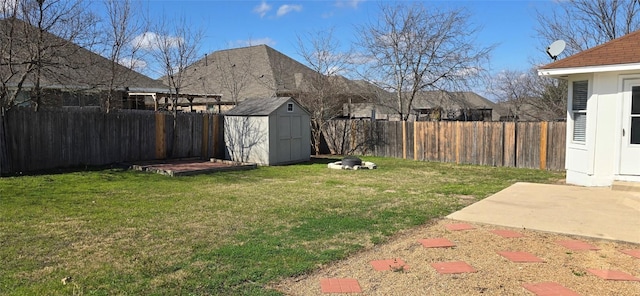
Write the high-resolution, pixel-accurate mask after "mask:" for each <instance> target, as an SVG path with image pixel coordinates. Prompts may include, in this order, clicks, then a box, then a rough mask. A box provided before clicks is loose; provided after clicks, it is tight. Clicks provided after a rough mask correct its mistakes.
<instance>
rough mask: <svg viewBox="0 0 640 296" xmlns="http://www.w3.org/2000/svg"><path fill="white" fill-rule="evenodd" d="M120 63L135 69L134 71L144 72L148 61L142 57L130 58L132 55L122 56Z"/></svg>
mask: <svg viewBox="0 0 640 296" xmlns="http://www.w3.org/2000/svg"><path fill="white" fill-rule="evenodd" d="M118 64H120V65H123V66H125V67H127V68H129V69H133V70H134V71H137V72H143V71H144V70H145V69H146V68H147V62H145V61H143V60H141V59H136V58H130V57H126V58H121V59H120V60H119V61H118Z"/></svg>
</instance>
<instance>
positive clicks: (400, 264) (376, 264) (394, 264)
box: [370, 259, 409, 271]
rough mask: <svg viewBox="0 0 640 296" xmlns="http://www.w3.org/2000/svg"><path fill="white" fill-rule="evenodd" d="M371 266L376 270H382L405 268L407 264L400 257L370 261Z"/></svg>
mask: <svg viewBox="0 0 640 296" xmlns="http://www.w3.org/2000/svg"><path fill="white" fill-rule="evenodd" d="M370 263H371V266H373V269H375V270H377V271H384V270H395V271H398V270H407V269H409V266H408V265H407V264H406V263H405V262H404V261H403V260H402V259H386V260H376V261H371V262H370Z"/></svg>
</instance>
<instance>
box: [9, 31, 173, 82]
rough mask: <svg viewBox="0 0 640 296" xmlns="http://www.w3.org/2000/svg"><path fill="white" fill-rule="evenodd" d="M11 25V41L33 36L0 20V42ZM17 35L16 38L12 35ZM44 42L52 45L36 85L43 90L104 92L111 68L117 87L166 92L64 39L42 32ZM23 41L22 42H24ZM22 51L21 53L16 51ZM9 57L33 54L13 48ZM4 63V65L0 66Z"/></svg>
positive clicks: (32, 79) (24, 57)
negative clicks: (95, 90) (90, 90)
mask: <svg viewBox="0 0 640 296" xmlns="http://www.w3.org/2000/svg"><path fill="white" fill-rule="evenodd" d="M11 26H13V28H14V29H16V30H14V32H13V34H14V35H13V37H14V38H16V37H17V38H20V39H25V37H24V36H25V35H26V36H30V35H31V36H33V35H32V34H36V33H35V32H36V30H37V29H36V28H35V27H33V26H31V25H29V24H27V23H25V22H23V21H20V20H17V19H3V20H0V42H5V44H6V42H7V41H6V40H7V38H9V36H8V34H7V32H8V29H9V28H11ZM16 34H17V35H16ZM43 37H44V41H45V43H46V44H50V45H52V46H50V47H48V48H47V51H48V52H47V53H48V54H47V55H46V56H45V58H44V59H45V61H44V64H45V66H44V69H43V72H42V73H43V74H42V75H41V77H40V85H41V86H42V87H43V88H59V89H87V88H89V89H91V88H95V89H105V88H106V86H107V85H108V81H109V78H110V76H111V73H112V72H111V69H112V66H113V67H114V71H115V73H116V76H115V79H116V80H115V86H116V87H117V88H124V87H129V88H135V89H165V90H166V89H168V87H167V86H165V85H164V84H163V83H162V82H161V81H159V80H155V79H152V78H150V77H147V76H145V75H143V74H140V73H138V72H136V71H133V70H131V69H129V68H127V67H124V66H122V65H120V64H117V63H115V64H114V63H112V62H111V61H110V60H109V59H106V58H104V57H102V56H101V55H99V54H96V53H94V52H92V51H89V50H87V49H85V48H83V47H81V46H78V45H77V44H74V43H72V42H70V41H68V40H65V39H63V38H60V37H58V36H55V35H53V34H50V33H47V32H45V33H44V36H43ZM25 42H26V41H25ZM20 49H22V51H20ZM5 50H7V47H0V51H5ZM13 50H18V51H16V52H13V54H12V57H13V58H14V59H16V58H17V60H18V61H29V59H31V56H33V52H28V49H27V47H26V46H24V47H15V48H13ZM7 56H8V53H6V52H0V59H5V57H7ZM0 64H4V63H0ZM22 70H24V68H22ZM6 73H8V68H7V66H0V75H2V76H5V75H6ZM17 79H18V77H14V78H13V79H11V80H9V83H8V84H9V85H10V86H11V85H15V84H16V83H17ZM34 82H35V76H34V75H29V76H28V77H27V79H26V81H25V83H24V86H25V87H27V88H28V87H31V86H33V85H34Z"/></svg>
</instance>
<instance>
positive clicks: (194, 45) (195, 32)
mask: <svg viewBox="0 0 640 296" xmlns="http://www.w3.org/2000/svg"><path fill="white" fill-rule="evenodd" d="M166 19H167V18H162V20H163V21H162V22H160V23H159V24H158V25H157V26H155V27H154V29H153V31H155V32H146V33H145V40H147V42H148V46H149V47H150V48H149V49H150V52H149V53H150V55H151V58H152V59H153V60H154V62H155V63H156V64H157V65H158V67H159V68H158V70H157V71H158V72H159V73H160V74H161V75H163V79H164V80H165V82H166V83H167V85H168V86H169V88H170V89H171V91H172V92H173V93H172V98H171V100H172V106H173V112H174V115H175V114H177V112H178V103H179V102H178V101H179V98H180V89H181V88H182V87H183V86H184V83H185V82H186V81H187V80H186V78H187V77H186V75H187V74H186V71H185V69H186V68H187V66H189V65H191V64H192V63H194V62H195V61H196V59H197V58H198V54H199V53H198V50H199V47H200V42H201V40H202V36H203V35H202V34H203V33H202V30H200V29H197V28H192V27H191V26H190V25H189V24H187V22H186V19H185V18H184V17H182V18H180V19H179V20H177V21H176V22H175V23H174V24H175V25H174V26H172V27H169V26H168V24H167V23H166V21H165V20H166Z"/></svg>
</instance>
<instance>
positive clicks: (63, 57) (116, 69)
mask: <svg viewBox="0 0 640 296" xmlns="http://www.w3.org/2000/svg"><path fill="white" fill-rule="evenodd" d="M38 34H39V33H38V30H37V28H35V27H33V26H31V25H29V24H28V23H26V22H23V21H21V20H18V19H2V20H0V43H1V44H2V46H0V80H1V83H2V84H1V85H0V86H1V87H2V88H3V89H6V93H7V94H8V95H9V96H12V95H15V100H14V101H12V102H11V103H10V105H12V106H30V105H32V104H34V101H38V104H39V105H40V106H39V107H45V108H46V107H85V108H106V107H107V106H106V101H107V99H106V98H107V94H108V93H109V89H111V88H113V89H114V90H115V91H114V92H113V93H112V98H111V99H110V100H109V106H108V108H109V109H150V110H161V109H170V108H173V106H172V103H171V102H172V101H171V97H172V93H171V91H170V89H169V87H168V86H166V85H165V84H164V83H163V82H162V81H160V80H156V79H152V78H150V77H148V76H145V75H143V74H141V73H138V72H136V71H134V70H131V69H129V68H127V67H125V66H123V65H120V64H118V63H114V62H112V61H111V60H109V59H107V58H105V57H103V56H101V55H99V54H97V53H95V52H92V51H90V50H88V49H86V48H83V47H81V46H79V45H77V44H75V43H73V42H71V41H69V40H66V39H63V38H60V37H58V36H56V35H54V34H50V33H48V32H43V35H42V40H43V42H42V44H43V45H41V46H40V50H38V49H37V47H36V46H35V45H33V43H34V42H35V41H34V40H33V36H37V35H38ZM12 44H15V46H11V45H12ZM25 44H26V45H25ZM27 45H29V46H27ZM38 56H40V61H38V60H36V58H37V57H38ZM36 62H39V63H40V64H42V65H43V66H42V67H41V68H40V69H39V72H40V74H39V75H36V73H37V72H38V71H37V69H35V68H33V67H31V68H30V67H29V65H33V64H36ZM22 78H24V80H23V79H22ZM38 88H39V89H40V96H39V97H40V98H39V99H35V98H34V97H37V96H38V95H37V92H36V90H37V89H38ZM220 101H221V95H219V94H205V93H199V94H182V95H181V96H180V99H179V100H178V106H176V108H177V109H181V110H189V111H195V110H198V109H200V110H207V109H209V110H211V109H214V108H215V107H216V106H218V105H220V103H219V102H220ZM5 104H6V103H5ZM7 107H11V106H7Z"/></svg>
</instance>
